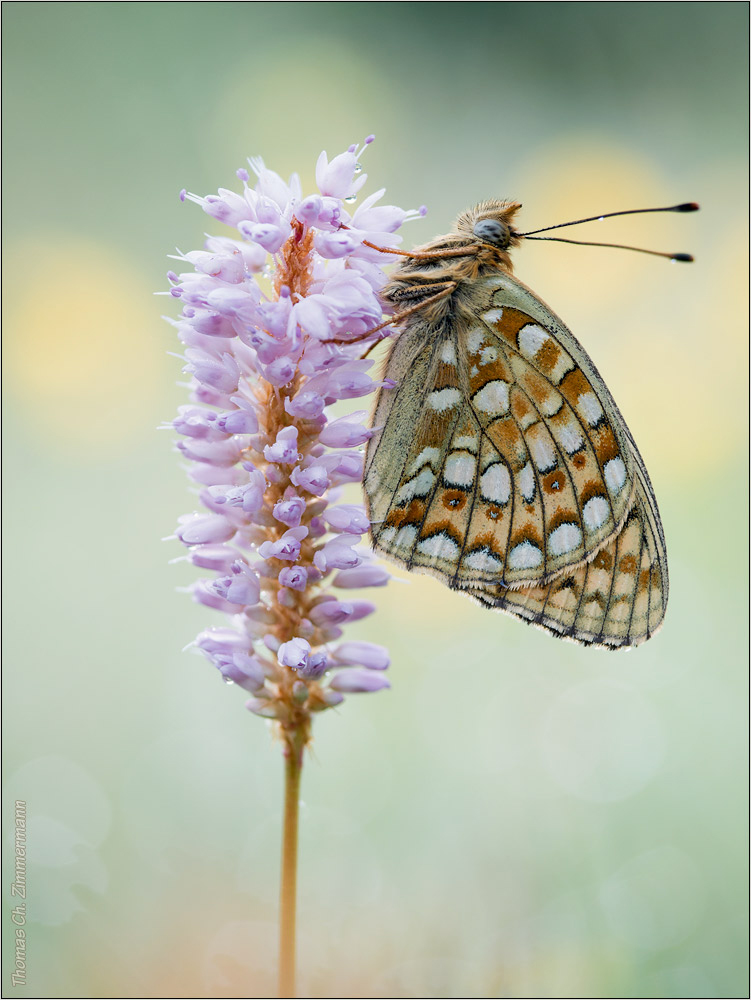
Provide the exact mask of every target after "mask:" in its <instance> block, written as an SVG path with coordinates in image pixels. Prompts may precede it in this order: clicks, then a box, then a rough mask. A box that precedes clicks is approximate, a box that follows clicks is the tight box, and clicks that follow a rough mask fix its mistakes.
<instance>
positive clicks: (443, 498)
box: [438, 490, 467, 510]
mask: <svg viewBox="0 0 751 1000" xmlns="http://www.w3.org/2000/svg"><path fill="white" fill-rule="evenodd" d="M438 499H439V500H440V502H441V503H442V504H443V506H444V507H445V508H446V509H447V510H461V509H462V507H464V506H465V504H466V503H467V494H466V493H464V492H462V490H442V491H441V493H440V495H439V497H438Z"/></svg>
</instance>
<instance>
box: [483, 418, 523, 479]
mask: <svg viewBox="0 0 751 1000" xmlns="http://www.w3.org/2000/svg"><path fill="white" fill-rule="evenodd" d="M486 434H487V435H488V437H489V438H490V440H491V441H492V442H493V444H494V445H495V446H496V448H497V449H498V451H500V453H501V454H502V455H503V457H504V458H507V459H509V460H511V461H512V462H514V461H516V462H517V463H519V462H520V463H521V465H520V466H519V468H521V466H522V465H524V463H525V462H526V461H527V446H526V445H525V444H524V438H523V437H522V435H521V432H520V430H519V428H518V426H517V424H516V421H515V420H513V419H512V418H511V417H502V418H501V419H500V420H494V421H493V423H492V424H490V425H489V426H488V427H487V428H486Z"/></svg>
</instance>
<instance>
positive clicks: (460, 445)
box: [451, 434, 478, 451]
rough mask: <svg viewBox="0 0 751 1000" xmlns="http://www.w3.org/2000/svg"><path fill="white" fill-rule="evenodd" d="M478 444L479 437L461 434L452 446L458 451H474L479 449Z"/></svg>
mask: <svg viewBox="0 0 751 1000" xmlns="http://www.w3.org/2000/svg"><path fill="white" fill-rule="evenodd" d="M477 442H478V435H476V434H461V435H460V436H459V437H455V438H454V440H453V441H452V442H451V444H452V446H453V447H454V448H456V449H457V450H464V451H474V450H475V449H476V448H477Z"/></svg>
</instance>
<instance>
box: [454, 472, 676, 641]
mask: <svg viewBox="0 0 751 1000" xmlns="http://www.w3.org/2000/svg"><path fill="white" fill-rule="evenodd" d="M465 592H466V593H467V594H468V595H469V596H470V597H473V598H474V599H475V600H477V601H479V602H480V603H481V604H483V605H485V606H486V607H490V608H497V609H500V610H503V611H507V612H509V613H510V614H512V615H515V616H516V617H517V618H521V619H522V620H523V621H526V622H528V623H530V624H534V625H538V626H539V627H541V628H543V629H546V630H547V631H548V632H551V633H552V634H553V635H556V636H559V637H561V638H569V639H572V640H574V641H576V642H580V643H583V644H584V645H600V646H605V647H607V648H609V649H618V648H621V647H624V646H637V645H639V644H640V643H642V642H645V641H646V640H647V639H649V638H650V637H651V636H652V635H654V633H655V632H656V631H657V630H658V629H659V628H660V626H661V624H662V620H663V618H664V615H665V608H666V606H667V600H668V567H667V556H666V552H665V542H664V538H663V537H662V531H661V528H660V521H659V515H658V513H657V508H656V506H655V503H654V497H653V495H652V492H651V488H650V486H649V480H648V479H647V478H646V474H645V473H643V471H642V470H641V469H638V470H637V487H636V494H635V498H634V503H633V505H632V506H631V509H630V510H629V513H628V515H627V517H626V520H625V522H624V524H623V527H622V528H621V530H620V532H619V533H618V534H617V535H615V536H614V537H613V538H612V539H610V541H608V542H607V543H606V544H605V545H604V546H603V547H602V548H601V549H600V550H599V552H598V553H597V554H596V555H595V557H594V558H593V559H591V560H590V561H589V562H586V563H583V564H581V565H579V566H577V567H575V568H574V569H572V570H571V571H570V572H568V573H565V574H563V575H561V576H559V577H556V579H554V580H553V581H551V582H550V583H547V584H541V585H537V586H532V587H520V588H517V589H513V590H512V589H509V588H506V587H503V586H499V585H492V584H486V585H484V586H474V587H468V588H466V591H465Z"/></svg>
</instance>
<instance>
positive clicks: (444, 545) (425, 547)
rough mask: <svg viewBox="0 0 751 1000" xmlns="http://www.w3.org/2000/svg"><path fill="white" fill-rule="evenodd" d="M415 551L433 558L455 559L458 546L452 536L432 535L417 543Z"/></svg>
mask: <svg viewBox="0 0 751 1000" xmlns="http://www.w3.org/2000/svg"><path fill="white" fill-rule="evenodd" d="M417 551H418V552H421V553H422V554H423V555H426V556H432V557H433V558H434V559H448V560H451V559H456V558H457V556H458V555H459V546H458V545H457V544H456V542H455V541H454V539H453V538H449V536H448V535H444V534H442V533H441V534H439V535H433V536H432V537H430V538H425V539H423V541H421V542H419V543H418V545H417Z"/></svg>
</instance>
